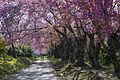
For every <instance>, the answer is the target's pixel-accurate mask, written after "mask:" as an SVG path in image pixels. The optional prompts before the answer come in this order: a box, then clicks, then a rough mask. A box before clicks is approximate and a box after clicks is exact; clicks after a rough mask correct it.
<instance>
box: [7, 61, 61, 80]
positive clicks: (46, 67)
mask: <svg viewBox="0 0 120 80" xmlns="http://www.w3.org/2000/svg"><path fill="white" fill-rule="evenodd" d="M53 71H54V70H53V68H52V67H51V65H50V64H49V61H48V60H44V61H41V60H38V61H35V62H34V63H33V64H32V65H31V66H30V67H29V68H27V69H25V70H22V71H21V72H20V73H19V74H17V75H15V76H13V77H12V78H10V79H9V80H60V79H58V78H57V77H55V75H54V74H53Z"/></svg>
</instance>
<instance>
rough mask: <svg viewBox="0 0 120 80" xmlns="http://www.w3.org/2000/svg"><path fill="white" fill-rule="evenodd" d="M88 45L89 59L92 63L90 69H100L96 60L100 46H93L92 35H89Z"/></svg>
mask: <svg viewBox="0 0 120 80" xmlns="http://www.w3.org/2000/svg"><path fill="white" fill-rule="evenodd" d="M89 39H90V44H89V58H90V61H91V63H92V67H93V68H95V69H99V68H101V66H100V63H99V60H98V54H99V49H100V44H97V45H96V46H95V42H94V34H90V35H89Z"/></svg>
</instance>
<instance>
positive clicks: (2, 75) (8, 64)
mask: <svg viewBox="0 0 120 80" xmlns="http://www.w3.org/2000/svg"><path fill="white" fill-rule="evenodd" d="M35 60H38V59H37V58H36V57H18V58H12V57H10V58H9V59H8V58H7V60H5V61H4V60H3V59H0V79H2V80H4V79H7V78H9V76H10V75H12V74H15V73H17V72H19V71H20V70H21V69H23V68H26V67H28V66H29V65H30V64H31V63H32V62H33V61H35Z"/></svg>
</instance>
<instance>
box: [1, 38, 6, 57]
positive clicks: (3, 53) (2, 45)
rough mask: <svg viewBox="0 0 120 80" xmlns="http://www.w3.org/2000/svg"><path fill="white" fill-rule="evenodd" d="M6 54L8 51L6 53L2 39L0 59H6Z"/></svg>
mask: <svg viewBox="0 0 120 80" xmlns="http://www.w3.org/2000/svg"><path fill="white" fill-rule="evenodd" d="M6 53H7V51H6V47H5V44H4V42H3V40H2V39H1V38H0V57H1V58H5V57H6Z"/></svg>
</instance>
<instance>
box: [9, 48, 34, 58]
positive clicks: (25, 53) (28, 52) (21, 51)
mask: <svg viewBox="0 0 120 80" xmlns="http://www.w3.org/2000/svg"><path fill="white" fill-rule="evenodd" d="M14 49H15V53H14V51H13V49H12V48H9V49H8V55H9V56H14V54H16V56H18V57H32V56H33V55H34V52H33V51H32V49H31V48H29V47H21V46H19V47H15V48H14ZM13 53H14V54H13Z"/></svg>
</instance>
